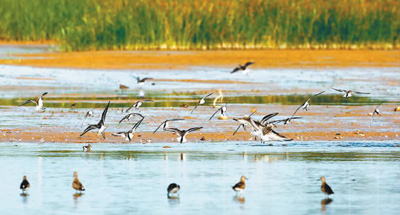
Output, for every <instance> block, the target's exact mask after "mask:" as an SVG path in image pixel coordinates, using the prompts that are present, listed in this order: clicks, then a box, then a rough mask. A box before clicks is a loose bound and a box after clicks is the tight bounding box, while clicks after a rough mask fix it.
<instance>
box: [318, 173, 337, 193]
mask: <svg viewBox="0 0 400 215" xmlns="http://www.w3.org/2000/svg"><path fill="white" fill-rule="evenodd" d="M319 180H321V191H322V193H324V194H325V195H328V198H329V195H332V194H335V193H334V192H333V190H332V188H331V187H330V186H329V185H328V184H327V183H326V179H325V176H322V177H321V178H320V179H319Z"/></svg>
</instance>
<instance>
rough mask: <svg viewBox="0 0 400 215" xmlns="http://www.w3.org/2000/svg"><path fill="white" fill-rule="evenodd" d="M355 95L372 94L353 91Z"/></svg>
mask: <svg viewBox="0 0 400 215" xmlns="http://www.w3.org/2000/svg"><path fill="white" fill-rule="evenodd" d="M352 92H353V93H355V94H370V93H366V92H360V91H352Z"/></svg>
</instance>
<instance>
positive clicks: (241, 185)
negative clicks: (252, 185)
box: [232, 175, 248, 194]
mask: <svg viewBox="0 0 400 215" xmlns="http://www.w3.org/2000/svg"><path fill="white" fill-rule="evenodd" d="M245 180H248V179H247V178H246V176H244V175H243V176H242V177H240V181H239V182H238V183H236V184H235V185H234V186H233V187H232V189H233V190H234V191H235V192H236V194H237V193H242V192H243V190H244V188H246V182H245Z"/></svg>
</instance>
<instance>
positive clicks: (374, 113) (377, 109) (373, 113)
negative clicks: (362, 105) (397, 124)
mask: <svg viewBox="0 0 400 215" xmlns="http://www.w3.org/2000/svg"><path fill="white" fill-rule="evenodd" d="M382 104H383V102H381V103H380V104H379V105H378V106H376V108H375V110H374V112H372V116H371V123H370V126H371V125H372V123H373V122H374V116H375V115H380V113H381V112H380V110H379V106H381V105H382Z"/></svg>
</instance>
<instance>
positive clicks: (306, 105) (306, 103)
mask: <svg viewBox="0 0 400 215" xmlns="http://www.w3.org/2000/svg"><path fill="white" fill-rule="evenodd" d="M324 92H325V91H322V92H319V93H317V94H315V95H312V96H311V97H310V98H308V99H307V100H306V101H305V102H304V103H303V104H301V105H300V106H299V107H298V108H297V109H296V111H295V112H294V113H293V115H292V116H291V117H290V118H289V120H288V121H286V123H287V122H290V120H292V119H293V117H294V115H296V113H297V111H299V110H300V108H302V109H303V110H305V111H308V107H310V103H309V102H310V100H311V99H312V98H314V97H315V96H318V95H321V94H322V93H324Z"/></svg>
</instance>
